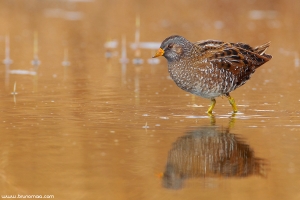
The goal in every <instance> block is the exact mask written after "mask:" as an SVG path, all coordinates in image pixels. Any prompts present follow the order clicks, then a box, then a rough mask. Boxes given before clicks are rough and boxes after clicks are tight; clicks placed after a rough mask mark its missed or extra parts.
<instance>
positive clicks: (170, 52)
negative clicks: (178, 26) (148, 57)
mask: <svg viewBox="0 0 300 200" xmlns="http://www.w3.org/2000/svg"><path fill="white" fill-rule="evenodd" d="M191 45H192V43H190V42H189V41H188V40H187V39H185V38H184V37H182V36H179V35H173V36H170V37H168V38H166V39H165V40H164V41H163V42H162V43H161V45H160V48H159V49H158V51H157V52H156V54H155V55H154V56H153V58H155V57H158V56H164V57H165V58H166V59H167V60H168V61H169V62H172V61H178V60H180V59H181V58H182V57H183V56H184V55H185V54H187V53H188V52H189V51H190V50H189V49H190V48H191Z"/></svg>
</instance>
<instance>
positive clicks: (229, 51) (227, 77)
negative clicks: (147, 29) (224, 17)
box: [153, 35, 272, 114]
mask: <svg viewBox="0 0 300 200" xmlns="http://www.w3.org/2000/svg"><path fill="white" fill-rule="evenodd" d="M269 46H270V42H267V43H265V44H263V45H260V46H257V47H251V46H250V45H248V44H245V43H240V42H239V43H233V42H223V41H220V40H212V39H209V40H201V41H197V42H194V43H192V42H190V41H189V40H187V39H186V38H184V37H182V36H180V35H172V36H170V37H167V38H166V39H165V40H164V41H163V42H162V43H161V45H160V48H159V49H158V51H157V52H156V54H155V55H154V56H153V58H156V57H159V56H164V57H165V58H166V59H167V61H168V71H169V74H170V77H171V78H172V79H173V81H174V82H175V83H176V85H177V86H178V87H179V88H181V89H183V90H185V91H187V92H190V93H192V94H194V95H197V96H200V97H203V98H207V99H210V100H211V104H210V106H209V108H208V110H207V113H208V114H212V111H213V109H214V107H215V105H216V97H219V96H225V97H226V98H227V99H228V100H229V103H230V104H231V107H232V110H233V113H236V112H237V111H238V110H237V106H236V103H235V100H234V98H233V97H231V96H230V92H232V91H234V90H235V89H237V88H238V87H240V86H242V85H244V84H245V83H246V82H247V81H248V80H249V79H250V77H251V75H252V74H253V73H254V72H255V70H256V69H257V68H258V67H260V66H261V65H263V64H264V63H266V62H268V61H269V60H270V59H271V58H272V56H271V55H269V54H266V53H265V52H266V50H267V48H268V47H269Z"/></svg>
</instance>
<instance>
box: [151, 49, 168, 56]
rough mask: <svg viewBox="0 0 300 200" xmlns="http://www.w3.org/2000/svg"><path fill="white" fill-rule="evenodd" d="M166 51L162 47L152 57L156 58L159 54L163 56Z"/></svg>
mask: <svg viewBox="0 0 300 200" xmlns="http://www.w3.org/2000/svg"><path fill="white" fill-rule="evenodd" d="M164 53H165V51H164V50H163V49H162V48H159V49H158V51H157V52H156V54H155V55H154V56H153V57H152V58H156V57H158V56H163V55H164Z"/></svg>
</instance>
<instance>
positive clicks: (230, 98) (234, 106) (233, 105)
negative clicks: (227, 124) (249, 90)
mask: <svg viewBox="0 0 300 200" xmlns="http://www.w3.org/2000/svg"><path fill="white" fill-rule="evenodd" d="M225 96H226V97H227V99H228V101H229V103H230V105H231V106H232V110H233V112H234V113H236V112H237V108H236V104H235V101H234V99H233V98H232V97H231V96H230V95H229V93H227V94H226V95H225Z"/></svg>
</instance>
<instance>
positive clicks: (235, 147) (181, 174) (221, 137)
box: [163, 126, 266, 189]
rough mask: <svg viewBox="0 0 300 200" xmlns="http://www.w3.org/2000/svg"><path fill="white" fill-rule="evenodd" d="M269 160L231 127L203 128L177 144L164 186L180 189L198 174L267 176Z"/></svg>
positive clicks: (168, 162)
mask: <svg viewBox="0 0 300 200" xmlns="http://www.w3.org/2000/svg"><path fill="white" fill-rule="evenodd" d="M265 163H266V162H265V161H264V160H263V159H260V158H256V157H255V156H254V151H253V149H251V148H250V146H249V145H248V144H246V143H245V142H244V141H242V139H241V138H239V137H238V136H237V135H236V134H232V133H230V132H229V129H225V130H224V128H223V129H222V128H219V127H217V126H209V127H199V128H197V129H195V130H192V131H189V132H187V134H186V135H185V136H182V137H179V138H178V139H177V141H175V142H174V143H173V146H172V148H171V150H170V151H169V154H168V159H167V165H166V168H165V172H164V173H163V186H164V187H165V188H169V189H180V188H182V187H183V184H184V181H185V179H188V178H196V177H246V176H249V175H260V176H265V175H266V164H265Z"/></svg>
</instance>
